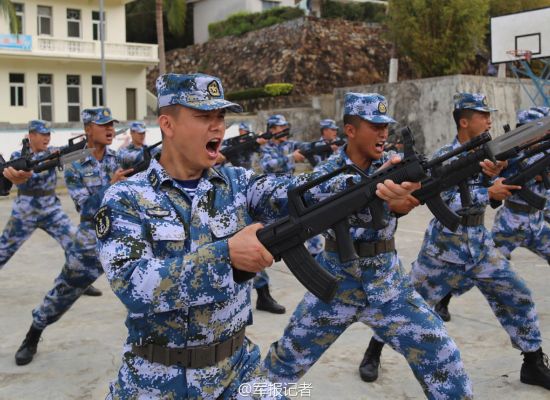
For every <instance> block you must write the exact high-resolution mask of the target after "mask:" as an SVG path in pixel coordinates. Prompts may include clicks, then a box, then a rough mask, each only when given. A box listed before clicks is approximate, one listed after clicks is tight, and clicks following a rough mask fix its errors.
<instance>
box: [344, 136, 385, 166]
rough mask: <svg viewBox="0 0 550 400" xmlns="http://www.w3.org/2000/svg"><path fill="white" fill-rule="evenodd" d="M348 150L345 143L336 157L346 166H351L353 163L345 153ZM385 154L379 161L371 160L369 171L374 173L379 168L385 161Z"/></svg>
mask: <svg viewBox="0 0 550 400" xmlns="http://www.w3.org/2000/svg"><path fill="white" fill-rule="evenodd" d="M347 148H348V145H347V143H346V144H345V145H343V146H342V147H340V149H339V150H338V156H339V157H340V158H341V159H342V160H343V162H345V163H346V165H353V161H351V159H350V158H349V156H348V154H347V153H346V149H347ZM386 158H387V157H386V153H384V155H383V156H382V157H381V158H380V159H379V160H372V161H371V163H370V167H369V169H368V170H369V171H376V170H377V169H378V168H380V167H381V166H382V165H383V164H384V162H385V161H386Z"/></svg>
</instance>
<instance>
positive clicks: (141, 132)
mask: <svg viewBox="0 0 550 400" xmlns="http://www.w3.org/2000/svg"><path fill="white" fill-rule="evenodd" d="M146 133H147V128H146V127H145V124H144V123H143V122H141V121H134V122H132V124H131V125H130V136H131V138H132V142H131V143H130V144H129V145H128V146H127V147H124V148H121V149H120V150H119V151H118V153H117V157H118V159H119V164H120V166H121V167H122V168H124V169H128V168H131V167H132V166H133V165H135V164H137V163H138V162H140V161H142V160H143V149H144V147H145V134H146ZM159 152H160V149H159V148H158V147H155V148H154V149H153V150H152V152H151V155H152V156H153V157H154V156H155V155H156V154H158V153H159Z"/></svg>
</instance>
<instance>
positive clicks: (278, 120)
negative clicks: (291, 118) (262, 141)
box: [267, 114, 288, 126]
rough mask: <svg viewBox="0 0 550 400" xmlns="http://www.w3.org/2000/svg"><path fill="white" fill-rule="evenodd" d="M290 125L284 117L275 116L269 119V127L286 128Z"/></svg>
mask: <svg viewBox="0 0 550 400" xmlns="http://www.w3.org/2000/svg"><path fill="white" fill-rule="evenodd" d="M285 125H288V121H287V120H286V118H285V116H284V115H281V114H274V115H271V116H270V117H269V118H268V119H267V126H285Z"/></svg>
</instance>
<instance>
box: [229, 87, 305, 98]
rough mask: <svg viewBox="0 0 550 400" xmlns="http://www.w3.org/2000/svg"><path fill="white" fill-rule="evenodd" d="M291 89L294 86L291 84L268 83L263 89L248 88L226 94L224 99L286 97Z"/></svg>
mask: <svg viewBox="0 0 550 400" xmlns="http://www.w3.org/2000/svg"><path fill="white" fill-rule="evenodd" d="M292 89H294V85H292V84H291V83H269V84H267V85H265V86H264V87H263V88H250V89H244V90H239V91H236V92H230V93H227V94H226V95H225V98H226V99H227V100H231V101H237V100H250V99H258V98H260V97H276V96H286V95H289V94H290V93H291V92H292Z"/></svg>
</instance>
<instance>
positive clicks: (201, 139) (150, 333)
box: [96, 74, 305, 399]
mask: <svg viewBox="0 0 550 400" xmlns="http://www.w3.org/2000/svg"><path fill="white" fill-rule="evenodd" d="M157 93H158V109H159V117H158V122H159V126H160V128H161V131H162V133H163V143H164V146H163V152H162V154H161V157H160V160H159V161H158V162H157V161H156V160H152V161H151V165H150V166H149V169H148V170H147V171H145V172H142V173H139V174H136V175H135V176H134V177H132V178H130V179H128V180H127V181H125V182H122V183H120V184H118V185H115V186H113V187H112V188H110V189H109V190H108V191H107V193H106V194H105V197H104V199H103V205H102V207H101V208H100V210H99V211H98V213H97V215H96V233H97V236H98V242H99V246H98V249H99V255H100V259H101V263H102V265H103V267H104V269H105V272H106V275H107V278H108V280H109V282H110V284H111V287H112V288H113V291H114V292H115V294H116V295H117V296H118V297H119V299H120V300H121V301H122V302H123V303H124V305H125V306H126V308H127V309H128V317H127V319H126V326H127V327H128V339H127V341H126V344H125V346H124V355H123V362H122V367H121V369H120V372H119V374H118V378H117V380H116V381H115V382H114V383H112V384H111V386H110V392H111V393H110V395H109V396H108V398H110V399H128V398H138V397H139V398H155V399H161V398H162V399H167V398H174V399H183V398H208V399H235V398H243V397H246V396H244V394H246V393H247V392H246V391H244V392H242V391H241V388H243V387H244V388H245V389H246V388H248V389H250V388H252V389H253V392H248V393H257V394H256V395H254V396H253V397H254V398H277V399H278V398H281V397H282V396H281V395H280V393H276V391H275V392H273V391H271V390H270V389H269V388H270V386H269V385H270V382H268V381H267V379H266V378H265V377H264V376H263V375H261V374H260V371H259V362H260V352H259V348H258V346H256V345H254V344H253V343H252V342H251V341H250V340H249V339H247V338H246V336H245V327H246V325H249V324H250V323H251V322H252V314H251V307H250V282H243V281H242V279H241V277H242V275H241V274H242V271H247V272H259V271H261V270H263V269H265V268H266V267H268V266H270V265H271V263H272V261H273V258H272V256H271V254H269V252H268V251H267V250H266V249H265V248H264V247H263V246H262V245H261V243H260V242H259V241H258V239H257V237H256V231H257V230H258V229H259V228H260V227H261V224H253V225H250V224H251V223H252V222H253V221H262V222H268V221H271V220H273V219H275V218H279V217H282V216H283V215H284V214H286V211H285V209H286V207H287V190H288V188H289V187H291V186H292V185H295V184H298V183H301V182H305V180H304V178H299V177H290V176H277V177H276V176H273V175H271V176H265V175H263V176H257V175H254V173H253V172H252V171H250V170H245V169H243V168H236V167H220V168H219V169H213V168H212V167H213V166H214V165H215V163H216V160H217V158H218V153H219V149H220V145H221V142H222V139H223V135H224V130H225V120H224V119H225V112H226V110H229V111H236V112H239V111H241V110H242V109H241V107H240V106H239V105H237V104H234V103H231V102H229V101H226V100H225V99H224V95H223V88H222V84H221V81H220V80H219V79H218V78H215V77H212V76H208V75H203V74H193V75H177V74H166V75H162V76H160V77H159V78H158V80H157ZM260 385H261V386H260ZM261 387H263V388H265V389H266V391H265V392H263V394H260V393H259V392H257V391H256V390H254V389H259V388H261ZM248 389H247V390H248ZM267 391H269V393H267Z"/></svg>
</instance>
